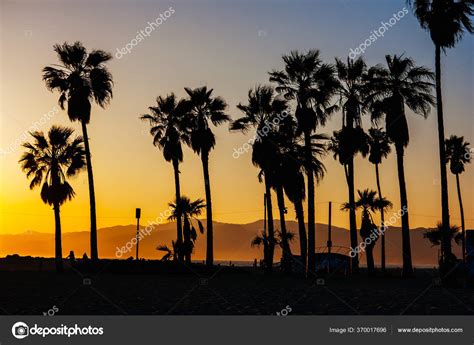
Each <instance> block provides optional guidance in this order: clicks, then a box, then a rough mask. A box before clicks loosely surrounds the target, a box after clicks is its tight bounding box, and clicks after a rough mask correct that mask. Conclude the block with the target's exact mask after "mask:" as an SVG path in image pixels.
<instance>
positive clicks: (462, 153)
mask: <svg viewBox="0 0 474 345" xmlns="http://www.w3.org/2000/svg"><path fill="white" fill-rule="evenodd" d="M469 145H470V144H469V143H468V142H466V141H464V137H458V136H455V135H452V136H451V137H450V138H449V139H446V162H447V163H449V168H450V170H451V173H453V174H454V175H455V176H456V185H457V191H458V200H459V210H460V212H461V231H462V260H463V262H466V224H465V222H464V208H463V204H462V196H461V183H460V180H459V175H460V174H462V173H463V172H464V169H465V165H466V164H468V163H470V162H471V155H470V153H469Z"/></svg>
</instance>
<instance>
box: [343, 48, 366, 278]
mask: <svg viewBox="0 0 474 345" xmlns="http://www.w3.org/2000/svg"><path fill="white" fill-rule="evenodd" d="M336 71H337V77H338V82H339V83H338V90H337V93H338V94H339V105H340V107H341V110H342V130H341V132H340V135H339V140H340V142H339V144H341V145H342V147H341V148H343V151H344V152H345V153H346V154H344V155H343V156H344V157H342V156H340V158H343V164H344V167H345V173H346V180H347V186H348V189H349V204H351V205H354V203H355V187H354V179H355V176H354V175H355V173H354V157H355V155H356V154H357V153H358V152H361V153H363V154H365V153H366V152H367V149H366V147H367V145H366V139H365V135H364V133H363V130H362V115H363V114H364V112H365V102H366V96H367V92H368V89H369V85H368V84H369V82H368V79H367V65H366V64H365V62H364V60H363V59H362V57H359V58H358V59H357V60H352V59H349V58H347V62H346V63H344V62H343V61H342V60H340V59H337V58H336ZM356 138H358V139H361V140H362V141H360V140H358V141H356V142H354V143H353V142H352V140H353V139H356ZM346 139H347V140H346ZM355 143H358V144H362V146H361V145H355ZM341 163H342V162H341ZM349 225H350V236H351V247H352V248H355V247H356V246H357V223H356V213H355V208H354V207H352V208H349ZM358 271H359V259H358V255H354V256H353V257H352V272H353V273H358Z"/></svg>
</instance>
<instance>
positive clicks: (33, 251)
mask: <svg viewBox="0 0 474 345" xmlns="http://www.w3.org/2000/svg"><path fill="white" fill-rule="evenodd" d="M204 224H205V223H204ZM278 224H279V221H278V220H275V227H276V228H278ZM287 228H288V230H289V231H292V232H294V233H295V238H294V240H293V241H292V244H291V249H292V252H293V253H295V254H298V253H299V241H298V224H297V223H296V222H294V221H287ZM148 229H150V228H148ZM262 229H263V221H262V220H259V221H256V222H253V223H249V224H228V223H220V222H215V223H214V258H215V260H221V261H230V260H232V261H253V260H254V259H255V258H256V259H260V258H261V257H262V249H261V248H260V249H259V248H257V247H254V248H252V247H251V246H250V242H251V240H252V239H253V238H254V237H255V235H257V234H258V233H259V232H260V231H261V230H262ZM427 230H429V229H426V228H417V229H412V230H411V231H410V233H411V247H412V257H413V262H414V264H415V265H416V266H436V265H437V260H438V250H439V248H438V247H432V246H431V243H429V242H428V240H426V239H425V238H423V233H424V232H425V231H427ZM141 234H142V236H143V238H142V239H141V240H140V242H139V256H140V257H141V258H146V259H159V258H161V257H162V256H163V255H164V253H163V252H161V251H158V250H157V249H156V247H157V246H158V245H161V244H166V245H168V247H171V241H172V240H173V239H175V237H176V225H175V224H174V223H166V224H159V225H155V226H154V227H153V229H152V230H151V232H149V234H147V233H146V231H145V227H141ZM135 236H136V225H117V226H113V227H107V228H101V229H99V230H98V240H99V255H100V257H102V258H121V259H126V258H128V257H130V256H133V257H134V256H135V246H134V244H133V242H134V240H133V239H134V237H135ZM89 241H90V239H89V232H88V231H79V232H67V233H64V234H63V236H62V246H63V255H64V257H66V256H67V255H68V254H69V252H70V251H71V250H73V251H74V253H75V256H76V257H82V255H83V253H84V252H87V254H88V255H89ZM326 241H327V225H326V224H317V225H316V247H325V246H326ZM359 241H360V237H359ZM332 242H333V246H334V249H333V252H337V251H338V250H339V251H341V252H346V253H347V249H338V248H337V247H339V246H340V247H349V231H348V230H347V229H344V228H340V227H335V226H333V227H332ZM205 244H206V241H205V234H198V239H197V241H196V245H195V249H194V254H193V259H195V260H203V259H204V258H205ZM127 247H128V248H129V249H130V250H128V249H127ZM454 247H455V248H454V252H455V253H456V255H457V256H458V257H459V256H460V250H459V247H458V246H457V245H455V246H454ZM120 248H122V250H120ZM401 248H402V244H401V229H400V228H397V227H391V228H389V229H388V230H387V231H386V250H387V265H396V266H399V265H401V263H402V257H401V253H402V250H401ZM8 254H19V255H21V256H27V255H30V256H34V257H35V256H42V257H52V256H54V234H52V233H41V232H35V231H28V232H24V233H20V234H2V235H0V256H6V255H8ZM374 254H375V260H376V263H377V264H379V263H380V240H379V241H378V242H377V244H376V247H375V250H374ZM280 256H281V253H280V252H279V251H278V250H277V251H276V261H278V260H279V259H280ZM362 262H365V258H362Z"/></svg>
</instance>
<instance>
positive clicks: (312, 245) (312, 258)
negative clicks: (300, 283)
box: [304, 131, 316, 273]
mask: <svg viewBox="0 0 474 345" xmlns="http://www.w3.org/2000/svg"><path fill="white" fill-rule="evenodd" d="M304 143H305V160H306V176H307V179H308V268H307V270H308V272H311V273H312V272H314V271H315V268H316V253H315V252H316V223H315V206H314V174H313V169H312V167H311V164H310V163H311V161H312V151H311V132H308V131H306V132H305V133H304Z"/></svg>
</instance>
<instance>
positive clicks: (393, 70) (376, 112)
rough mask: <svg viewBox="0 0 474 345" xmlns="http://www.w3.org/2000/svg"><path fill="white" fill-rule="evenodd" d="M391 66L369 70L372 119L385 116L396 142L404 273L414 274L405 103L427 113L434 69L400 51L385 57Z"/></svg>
mask: <svg viewBox="0 0 474 345" xmlns="http://www.w3.org/2000/svg"><path fill="white" fill-rule="evenodd" d="M385 59H386V62H387V68H385V67H382V66H376V67H373V68H371V69H370V70H369V74H370V76H369V78H373V79H372V82H373V85H374V87H373V88H372V89H371V92H372V93H371V96H370V99H369V101H368V104H369V106H370V108H371V111H372V121H373V122H374V123H375V124H377V123H378V122H380V120H381V119H382V117H383V116H385V130H386V132H387V136H388V138H389V139H390V141H391V142H393V143H394V144H395V150H396V154H397V167H398V168H397V170H398V180H399V185H400V204H401V209H402V210H404V211H405V212H404V213H403V214H402V247H403V248H402V250H403V276H404V277H409V276H411V275H412V274H413V265H412V260H411V246H410V225H409V220H408V210H409V209H408V197H407V191H406V181H405V166H404V155H405V148H406V147H407V146H408V143H409V141H410V135H409V130H408V122H407V118H406V113H405V106H407V107H408V108H409V109H411V110H412V111H413V112H414V113H415V114H419V115H422V116H423V117H425V118H426V117H427V116H428V114H429V111H430V107H431V105H433V104H434V99H433V96H432V95H431V90H432V87H433V84H432V83H431V81H432V80H433V79H434V75H433V73H432V72H431V71H430V70H428V69H427V68H425V67H423V66H416V65H415V62H414V61H413V60H412V59H411V58H406V57H403V56H397V55H393V56H390V55H387V56H386V57H385Z"/></svg>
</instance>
